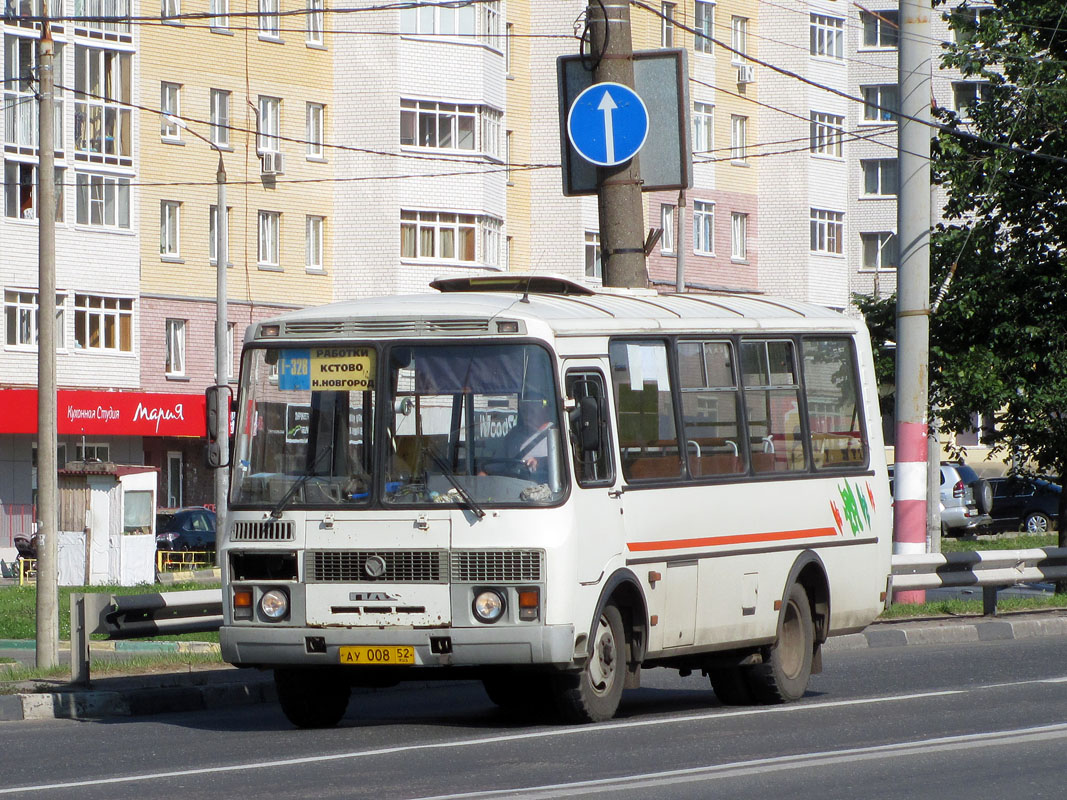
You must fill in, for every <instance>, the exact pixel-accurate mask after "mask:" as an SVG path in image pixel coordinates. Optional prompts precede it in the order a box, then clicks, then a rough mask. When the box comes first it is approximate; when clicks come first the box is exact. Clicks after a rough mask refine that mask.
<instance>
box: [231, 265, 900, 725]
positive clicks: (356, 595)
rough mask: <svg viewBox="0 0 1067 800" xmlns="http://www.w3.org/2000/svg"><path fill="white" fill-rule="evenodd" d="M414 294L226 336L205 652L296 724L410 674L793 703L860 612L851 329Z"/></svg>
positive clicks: (868, 584) (613, 700) (858, 461)
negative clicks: (647, 675)
mask: <svg viewBox="0 0 1067 800" xmlns="http://www.w3.org/2000/svg"><path fill="white" fill-rule="evenodd" d="M432 285H433V287H434V288H435V289H437V290H438V291H437V292H436V293H429V294H424V295H415V296H407V297H381V298H374V299H366V300H358V301H353V302H342V303H335V304H333V305H329V306H325V307H322V308H313V309H308V310H303V311H296V312H293V313H289V314H286V315H284V316H280V317H277V318H275V319H273V320H270V321H266V322H261V323H259V324H257V325H255V326H253V327H252V328H250V329H249V333H248V335H247V337H246V339H245V344H244V352H243V355H242V361H241V378H240V388H239V393H238V397H237V401H236V403H237V416H236V434H235V440H234V444H233V448H232V452H233V456H232V464H231V468H232V486H231V492H230V497H229V503H230V513H229V515H228V519H227V522H226V530H225V531H224V532H223V533H222V535H220V547H219V552H220V563H221V565H222V577H223V597H224V604H223V605H224V623H223V626H222V629H221V645H222V653H223V657H224V658H225V660H226V661H228V662H230V663H232V664H234V665H237V666H245V667H259V668H265V669H273V670H274V674H275V683H276V685H277V690H278V697H279V700H280V702H281V706H282V708H283V710H284V712H285V714H286V715H287V717H288V718H289V720H290V721H291V722H292V723H293V724H295V725H297V726H301V727H322V726H330V725H334V724H336V723H337V722H338V721H339V720H340V719H341V717H342V716H343V715H344V714H345V712H346V709H347V706H348V702H349V698H350V692H351V687H352V686H360V685H387V684H391V683H395V682H397V681H401V680H405V679H410V678H416V677H417V678H420V679H425V678H428V677H441V678H460V677H464V678H466V677H470V678H476V679H480V680H482V681H483V683H484V686H485V689H486V692H487V694H488V695H489V697H490V698H491V699H492V700H493V701H494V702H496V703H497V704H499V705H501V706H504V707H514V708H521V707H523V706H524V705H534V706H537V707H540V708H545V707H551V708H553V709H555V710H556V711H557V712H558V714H559V716H560V717H561V718H562V719H564V720H568V721H579V722H582V721H598V720H605V719H609V718H610V717H612V715H613V714H614V713H615V711H616V708H617V706H618V704H619V701H620V697H621V694H622V691H623V689H624V688H625V687H634V686H637V685H639V681H640V674H641V670H642V669H643V668H651V667H667V668H671V669H677V670H679V671H681V672H682V674H688V673H690V672H692V671H700V672H702V673H704V674H706V675H707V676H708V677H709V678H710V684H711V687H712V688H713V689H714V691H715V694H716V695H717V696H718V698H719V699H720V701H722V702H723V703H728V704H741V703H774V702H784V701H792V700H795V699H797V698H799V697H801V696H802V695H803V694H804V692H805V688H806V686H807V684H808V679H809V676H810V674H811V673H812V672H816V671H818V670H819V669H820V668H821V656H820V647H821V645H822V643H823V642H825V641H826V639H827V637H829V636H832V635H835V634H842V633H848V632H855V631H859V630H861V629H862V628H863V627H864V626H866V625H867V624H868V623H869V622H871V621H872V620H873V619H874V618H875V617H876V616H877V615H878V614H879V613H880V611H881V610H882V609H883V608H884V606H885V602H886V592H887V590H888V585H887V584H888V577H889V573H890V548H891V544H890V543H891V516H890V502H891V501H890V494H889V489H888V483H887V476H886V464H885V459H884V450H883V447H882V438H881V436H882V434H881V423H880V418H879V415H878V405H877V396H876V384H875V375H874V368H873V365H872V359H871V352H870V344H869V341H868V336H867V332H866V330H865V328H864V326H863V324H862V323H861V322H857V321H855V320H852V319H848V318H846V317H844V316H842V315H840V314H837V313H834V312H831V311H829V310H826V309H824V308H821V307H817V306H813V305H804V304H799V303H793V302H786V301H780V300H771V299H769V298H767V297H764V296H762V295H758V294H736V293H717V294H683V295H677V294H670V295H668V294H657V293H655V292H653V291H647V290H626V289H603V290H593V289H590V288H589V287H587V286H584V285H582V284H579V283H576V282H571V281H569V280H567V279H565V278H558V277H554V276H515V275H492V276H484V277H476V278H462V279H442V280H438V281H435V282H434V283H433V284H432Z"/></svg>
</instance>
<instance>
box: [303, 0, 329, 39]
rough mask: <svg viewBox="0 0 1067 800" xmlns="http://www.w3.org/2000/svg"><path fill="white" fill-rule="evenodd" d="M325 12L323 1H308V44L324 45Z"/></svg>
mask: <svg viewBox="0 0 1067 800" xmlns="http://www.w3.org/2000/svg"><path fill="white" fill-rule="evenodd" d="M324 16H325V12H324V11H323V0H308V13H307V26H308V31H307V42H308V44H319V45H321V44H322V43H323V35H322V32H323V28H324V27H325V25H324V24H323V18H324Z"/></svg>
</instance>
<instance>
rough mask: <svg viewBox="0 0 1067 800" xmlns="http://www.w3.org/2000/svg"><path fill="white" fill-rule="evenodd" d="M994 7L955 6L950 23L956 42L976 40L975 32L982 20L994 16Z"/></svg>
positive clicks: (950, 16) (949, 16)
mask: <svg viewBox="0 0 1067 800" xmlns="http://www.w3.org/2000/svg"><path fill="white" fill-rule="evenodd" d="M993 12H994V9H993V8H992V7H985V8H954V9H952V11H951V12H949V14H948V15H946V16H948V19H949V25H950V26H951V27H952V38H953V39H955V41H956V44H970V43H971V42H972V41H974V37H975V34H976V33H977V32H978V27H979V26H980V25H981V24H982V22H983V21H984V20H985V19H986V18H988V17H990V16H992V14H993Z"/></svg>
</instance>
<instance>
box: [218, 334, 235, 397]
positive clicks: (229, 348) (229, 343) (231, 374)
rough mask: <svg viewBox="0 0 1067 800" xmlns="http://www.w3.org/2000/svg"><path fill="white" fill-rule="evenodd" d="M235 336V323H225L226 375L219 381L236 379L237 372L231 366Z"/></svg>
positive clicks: (229, 381) (232, 381)
mask: <svg viewBox="0 0 1067 800" xmlns="http://www.w3.org/2000/svg"><path fill="white" fill-rule="evenodd" d="M236 336H237V323H236V322H227V323H226V372H227V375H226V376H225V377H224V378H223V380H221V381H220V383H234V382H235V381H236V380H237V373H236V372H235V371H234V368H233V347H234V342H235V341H236V338H235V337H236Z"/></svg>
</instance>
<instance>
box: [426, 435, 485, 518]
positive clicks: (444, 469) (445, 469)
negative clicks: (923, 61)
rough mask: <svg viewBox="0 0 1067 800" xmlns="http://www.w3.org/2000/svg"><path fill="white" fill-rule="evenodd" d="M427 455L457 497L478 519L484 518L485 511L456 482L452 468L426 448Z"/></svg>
mask: <svg viewBox="0 0 1067 800" xmlns="http://www.w3.org/2000/svg"><path fill="white" fill-rule="evenodd" d="M426 452H427V453H429V454H430V458H431V459H433V463H434V464H436V465H437V468H438V469H439V470H441V474H442V475H444V476H445V480H447V481H448V482H449V483H451V484H452V488H453V489H455V490H456V492H457V493H458V494H459V496H460V497H461V498H462V499H463V502H465V503H466V504H467V506H468V507H469V508H470V510H471V511H473V512H474V513H475V514H476V515H477V516H478V519H481V518H482V517H484V516H485V509H483V508H482V507H481V506H480V505H478V503H477V501H476V500H475V499H474V497H473V496H472V495H471V493H470V492H468V491H467V489H466V488H465V487H464V486H463V485H462V484H461V483H460V482H459V481H458V480H456V476H455V475H454V474H453V472H452V468H451V467H449V466H448V464H447V463H446V462H445V460H444V459H443V458H441V456H439V455H437V453H435V452H434V451H433V450H432V449H430V448H427V450H426Z"/></svg>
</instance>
